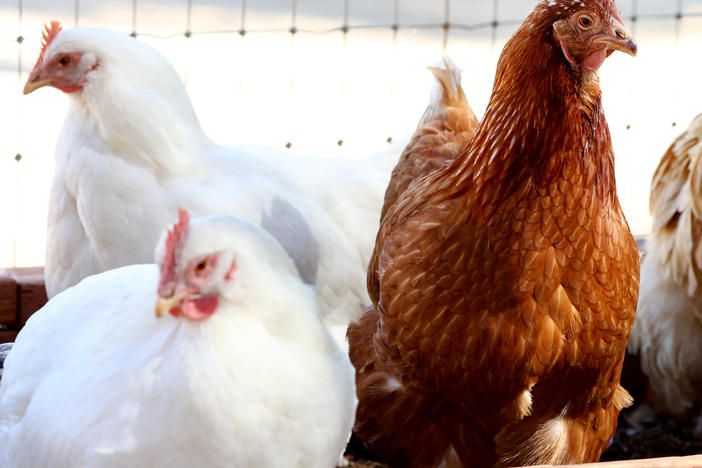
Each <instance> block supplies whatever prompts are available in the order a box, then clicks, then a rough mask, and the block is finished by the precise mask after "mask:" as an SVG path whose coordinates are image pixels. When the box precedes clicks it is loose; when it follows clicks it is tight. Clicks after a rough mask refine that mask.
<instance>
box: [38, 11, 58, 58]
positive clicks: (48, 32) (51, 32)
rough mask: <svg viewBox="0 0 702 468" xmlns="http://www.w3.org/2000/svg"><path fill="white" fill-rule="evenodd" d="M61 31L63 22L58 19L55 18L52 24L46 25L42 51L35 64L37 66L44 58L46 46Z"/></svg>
mask: <svg viewBox="0 0 702 468" xmlns="http://www.w3.org/2000/svg"><path fill="white" fill-rule="evenodd" d="M60 32H61V23H59V22H58V21H56V20H53V21H52V22H51V24H45V25H44V32H43V33H42V35H41V52H39V58H38V59H37V63H36V64H35V65H34V66H35V67H36V66H37V65H39V64H40V63H41V62H42V60H44V52H45V51H46V48H47V47H48V45H49V44H51V41H53V40H54V38H55V37H56V36H58V33H60Z"/></svg>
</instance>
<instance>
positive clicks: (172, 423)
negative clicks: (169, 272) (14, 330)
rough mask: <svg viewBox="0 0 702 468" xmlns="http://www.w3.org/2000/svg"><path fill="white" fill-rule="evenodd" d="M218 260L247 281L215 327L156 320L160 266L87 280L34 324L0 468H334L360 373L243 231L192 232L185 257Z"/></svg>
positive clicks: (290, 275) (256, 237) (261, 241)
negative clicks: (232, 264) (225, 257)
mask: <svg viewBox="0 0 702 468" xmlns="http://www.w3.org/2000/svg"><path fill="white" fill-rule="evenodd" d="M161 250H162V249H161ZM212 251H216V252H222V251H225V252H227V251H231V252H232V255H233V256H234V258H235V259H236V266H237V269H236V274H235V278H234V281H233V283H232V285H230V286H226V287H223V288H222V290H221V291H220V296H219V297H220V302H219V307H218V309H217V311H216V312H215V313H214V315H212V316H211V317H210V318H208V319H207V320H204V321H201V322H191V321H188V320H186V319H184V318H183V317H180V318H174V317H171V316H170V315H166V316H165V317H162V318H156V317H155V314H154V306H155V304H156V299H157V295H156V290H157V284H158V280H159V274H158V269H157V267H156V266H155V265H133V266H128V267H123V268H119V269H115V270H111V271H108V272H105V273H102V274H99V275H95V276H91V277H89V278H86V279H85V280H83V281H82V282H80V283H79V284H78V285H77V286H75V287H72V288H70V289H68V290H66V291H64V292H62V293H61V294H59V295H57V296H56V297H54V298H53V299H51V300H50V301H49V303H48V304H47V305H46V306H45V307H44V308H42V309H41V310H40V311H39V312H37V313H36V314H35V315H33V316H32V318H31V319H30V320H29V321H28V322H27V325H26V326H25V327H24V329H23V330H22V331H21V333H20V334H19V336H18V338H17V341H16V343H15V345H14V347H13V349H12V351H11V352H10V354H9V356H8V358H7V360H6V361H5V369H4V375H3V378H2V382H1V383H0V415H2V416H0V466H3V467H5V468H14V467H33V468H41V467H52V468H63V467H65V468H69V467H79V466H80V467H93V468H104V467H124V466H134V467H137V466H139V467H153V468H158V467H169V468H171V467H187V468H191V467H196V466H207V467H232V466H241V467H244V466H256V467H281V466H289V467H300V468H302V467H305V468H306V467H319V468H329V467H333V466H335V464H336V462H337V461H338V459H339V456H340V454H341V453H342V452H343V450H344V447H345V445H346V442H347V440H348V437H349V435H350V430H351V426H352V424H353V416H354V412H355V404H356V403H355V402H356V400H355V391H354V388H355V386H354V371H353V367H352V366H351V364H350V362H349V359H348V356H347V355H346V354H345V353H344V352H343V351H342V350H341V349H340V347H339V346H338V345H337V344H336V342H335V341H334V340H333V339H332V337H331V335H330V334H329V332H328V330H327V328H326V327H325V326H324V324H323V322H322V320H321V319H320V316H319V310H318V307H317V304H316V303H315V299H314V294H313V293H312V291H311V288H310V287H309V286H306V285H304V284H303V283H302V282H301V280H300V278H299V276H298V275H297V272H296V269H295V267H294V266H293V265H292V262H291V260H290V259H289V258H288V256H287V254H286V253H285V252H284V251H283V249H282V248H281V246H280V245H279V244H278V243H277V242H276V241H275V240H274V239H272V238H271V237H270V236H269V235H267V234H266V233H265V232H263V231H262V230H261V229H260V228H256V227H255V226H252V225H250V224H248V223H244V222H240V221H236V220H234V219H232V218H214V219H204V220H199V221H198V220H195V221H193V223H192V224H191V229H190V233H189V235H188V239H187V241H186V245H185V247H184V249H183V257H184V258H185V259H189V258H192V257H194V258H197V255H199V254H200V253H202V252H212ZM184 263H187V261H185V262H184Z"/></svg>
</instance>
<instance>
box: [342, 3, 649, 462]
mask: <svg viewBox="0 0 702 468" xmlns="http://www.w3.org/2000/svg"><path fill="white" fill-rule="evenodd" d="M614 50H621V51H625V52H628V53H630V54H635V53H636V44H635V43H634V42H633V40H632V39H631V38H630V34H629V32H628V31H627V29H626V28H625V27H624V25H623V24H622V20H621V18H620V16H619V14H618V12H617V9H616V6H615V5H614V2H613V1H612V0H582V1H581V0H544V1H541V2H539V3H538V4H537V5H536V7H535V10H534V12H533V13H532V14H531V15H530V16H529V17H528V18H527V19H526V21H525V22H524V24H523V25H522V26H521V27H520V29H519V30H518V31H517V32H516V33H515V35H514V36H513V37H512V39H510V41H509V42H508V43H507V45H506V46H505V49H504V51H503V53H502V56H501V58H500V61H499V63H498V68H497V75H496V78H495V85H494V89H493V94H492V97H491V100H490V103H489V105H488V109H487V111H486V114H485V117H484V118H483V121H482V122H481V124H480V126H479V127H478V130H477V132H476V134H475V136H474V137H473V139H472V141H471V142H470V144H469V145H468V147H467V149H466V151H464V152H462V154H460V155H459V156H458V157H457V158H456V159H455V160H454V161H453V162H452V163H450V164H449V165H448V166H446V167H444V168H443V169H439V170H437V171H435V172H433V173H432V174H430V175H428V176H427V177H425V178H423V179H421V180H420V181H418V182H417V183H413V184H412V185H411V186H410V187H409V188H408V189H407V190H406V191H405V192H404V193H403V194H402V195H401V196H400V198H399V199H398V201H397V202H396V203H395V204H394V205H393V206H392V207H391V208H390V209H389V211H388V212H387V214H386V217H385V219H384V220H383V222H382V224H381V227H380V231H379V233H378V237H377V241H376V247H375V252H374V255H373V258H372V260H371V264H370V266H369V271H368V273H369V276H368V287H369V292H370V296H371V299H372V301H373V306H372V307H371V308H370V309H369V311H368V312H367V313H366V314H365V315H364V316H363V317H362V319H361V320H360V321H359V322H358V323H356V324H354V325H352V326H351V327H350V328H349V332H348V337H349V343H350V353H351V359H352V361H353V363H354V365H355V367H356V369H357V375H356V378H357V386H358V390H357V391H358V397H359V407H358V411H357V421H356V426H355V431H356V433H357V434H358V435H359V436H360V438H361V439H362V440H363V441H364V443H365V444H366V445H367V446H368V447H369V448H370V449H371V450H373V451H374V452H375V453H376V454H377V455H379V456H380V457H381V458H383V459H384V460H385V461H387V462H389V463H390V464H391V465H392V466H398V467H399V466H402V467H434V466H438V465H440V464H442V463H445V466H466V467H490V466H519V465H526V464H538V463H565V462H575V463H577V462H588V461H595V460H597V459H599V456H600V454H601V452H602V450H604V448H605V447H606V446H607V444H608V442H609V439H610V438H611V436H612V434H613V432H614V429H615V427H616V419H617V415H618V413H619V410H620V409H621V408H622V407H624V406H626V405H627V404H628V403H629V402H630V397H629V395H628V393H627V392H626V391H625V390H624V389H623V388H622V387H621V386H620V385H619V377H620V373H621V366H622V361H623V358H624V350H625V347H626V342H627V339H628V337H629V332H630V329H631V325H632V321H633V319H634V311H635V307H636V300H637V293H638V278H639V265H638V251H637V246H636V242H635V241H634V239H633V237H632V236H631V233H630V231H629V228H628V226H627V223H626V220H625V219H624V215H623V213H622V210H621V207H620V205H619V201H618V199H617V194H616V186H615V180H614V159H613V153H612V146H611V138H610V134H609V130H608V128H607V123H606V121H605V117H604V114H603V110H602V106H601V92H600V88H599V84H598V77H597V73H596V70H597V68H598V67H599V66H600V65H601V64H602V62H604V60H605V58H606V57H607V56H608V55H609V54H610V53H611V52H613V51H614Z"/></svg>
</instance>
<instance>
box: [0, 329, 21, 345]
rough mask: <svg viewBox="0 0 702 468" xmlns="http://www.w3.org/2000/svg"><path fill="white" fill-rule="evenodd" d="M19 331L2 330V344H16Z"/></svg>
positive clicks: (0, 333)
mask: <svg viewBox="0 0 702 468" xmlns="http://www.w3.org/2000/svg"><path fill="white" fill-rule="evenodd" d="M18 333H19V330H0V343H14V342H15V339H16V338H17V334H18Z"/></svg>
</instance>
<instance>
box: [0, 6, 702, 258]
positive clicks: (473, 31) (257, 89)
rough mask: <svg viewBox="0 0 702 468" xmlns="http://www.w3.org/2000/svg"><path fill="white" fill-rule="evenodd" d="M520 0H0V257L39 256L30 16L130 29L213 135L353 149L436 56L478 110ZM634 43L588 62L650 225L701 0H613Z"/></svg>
mask: <svg viewBox="0 0 702 468" xmlns="http://www.w3.org/2000/svg"><path fill="white" fill-rule="evenodd" d="M535 3H536V1H535V0H90V1H87V0H12V1H10V0H0V103H2V104H1V106H2V107H1V108H0V109H1V111H0V200H1V201H0V219H1V220H2V222H0V268H1V267H11V266H35V265H37V266H38V265H42V264H43V259H44V252H45V250H44V249H45V247H44V242H45V240H44V236H45V230H46V227H45V224H46V211H47V204H48V198H49V189H50V184H51V178H52V173H53V164H54V157H53V153H54V147H55V143H56V139H57V136H58V133H59V131H60V129H61V126H62V123H63V117H64V114H65V111H66V107H67V103H68V100H67V98H66V96H64V95H62V93H60V92H59V91H57V90H56V89H53V88H44V89H42V90H40V91H39V92H36V93H33V94H31V95H29V96H23V95H22V87H23V85H24V81H25V80H26V78H27V74H28V72H29V71H30V70H31V68H32V67H33V65H34V63H35V61H36V59H37V56H38V54H39V50H40V37H41V28H42V24H43V23H45V22H48V21H50V20H54V19H55V20H59V21H61V23H62V25H63V27H64V28H68V27H71V26H74V25H80V26H99V27H108V28H112V29H116V30H119V31H122V32H124V33H125V34H133V35H136V37H137V38H138V39H139V40H142V41H145V42H147V43H149V44H150V45H152V46H153V47H155V48H157V49H158V50H159V51H161V52H162V53H163V54H164V55H165V56H166V57H168V59H169V60H170V61H171V62H172V63H173V65H174V66H175V67H176V69H177V70H178V72H179V73H180V74H181V76H182V78H183V80H184V81H185V83H186V85H187V88H188V92H189V94H190V97H191V99H192V101H193V104H194V106H195V109H196V111H197V113H198V116H199V118H200V122H201V124H202V126H203V128H204V129H205V131H206V132H207V133H208V135H209V136H210V137H211V138H213V139H214V140H215V141H216V142H218V143H219V144H222V145H228V144H234V143H253V144H259V145H266V146H273V147H278V148H287V149H288V151H290V153H291V157H292V155H293V154H305V155H315V156H319V157H327V156H344V157H349V158H359V157H364V156H368V155H371V154H373V153H377V152H380V151H384V150H387V149H388V147H389V146H390V145H392V144H396V143H397V142H398V141H402V140H403V137H407V136H408V135H409V134H411V133H412V131H413V130H414V127H415V126H416V124H417V122H418V121H419V118H420V117H421V114H422V112H423V110H424V107H425V106H426V103H427V100H428V98H429V94H430V91H431V87H432V84H433V81H432V78H431V74H430V73H429V72H428V71H427V70H426V66H428V65H432V64H434V63H436V62H437V60H439V59H440V57H441V56H442V54H449V55H450V56H451V57H452V58H453V59H454V60H455V61H456V62H457V63H458V64H459V66H460V67H461V68H462V69H463V70H464V71H463V86H464V88H465V91H466V94H467V96H468V100H469V102H470V104H471V105H472V107H473V109H474V110H475V112H476V115H478V117H481V116H482V114H483V112H484V110H485V107H486V105H487V102H488V99H489V96H490V91H491V87H492V80H493V77H494V71H495V65H496V62H497V59H498V57H499V53H500V51H501V49H502V47H503V46H504V43H505V42H506V40H507V39H508V38H509V36H510V35H511V34H512V33H513V32H514V30H515V29H516V28H517V27H518V26H519V24H520V23H521V21H522V20H523V19H524V18H525V17H526V16H527V15H528V14H529V12H530V11H531V9H532V8H533V6H534V4H535ZM617 3H618V5H619V8H620V10H621V12H622V16H623V17H624V19H625V22H626V23H627V25H628V26H629V27H630V28H631V29H632V31H633V33H634V37H635V38H636V40H637V42H638V45H639V56H638V57H636V58H631V57H629V56H626V55H624V54H615V55H613V56H612V57H611V58H610V59H609V60H608V61H607V62H605V64H604V66H603V67H602V69H601V71H600V76H601V83H602V89H603V94H604V104H605V112H606V115H607V119H608V122H609V127H610V130H611V132H612V136H613V140H614V148H615V155H616V164H617V180H618V189H619V197H620V199H621V201H622V204H623V206H624V210H625V212H626V214H627V218H628V220H629V223H630V225H631V228H632V231H634V233H635V234H639V235H641V234H646V233H647V232H648V230H649V229H650V218H649V215H648V192H649V185H650V181H651V176H652V174H653V171H654V169H655V167H656V165H657V163H658V160H659V158H660V157H661V155H662V154H663V152H664V151H665V150H666V148H667V147H668V145H669V144H670V143H671V141H672V139H673V138H674V137H675V136H676V135H677V134H679V133H680V132H682V131H683V130H684V129H685V128H686V127H687V125H688V123H689V122H690V120H691V119H692V118H693V117H694V116H695V115H696V114H698V113H700V112H702V84H701V80H700V77H701V76H702V73H701V72H702V64H701V60H700V58H701V57H702V0H618V2H617Z"/></svg>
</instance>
